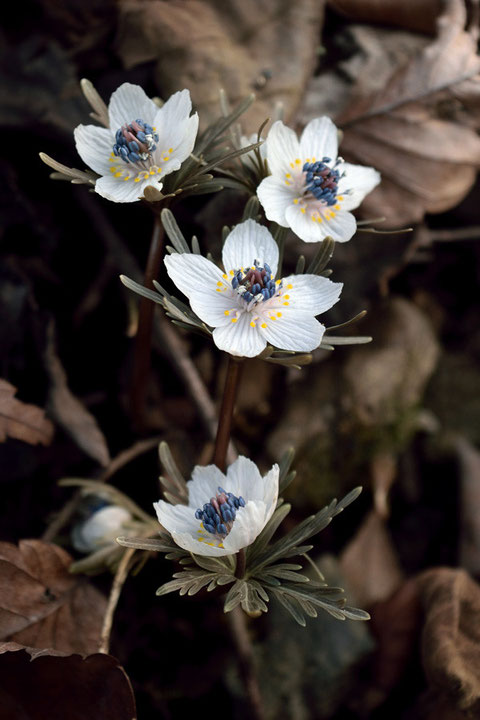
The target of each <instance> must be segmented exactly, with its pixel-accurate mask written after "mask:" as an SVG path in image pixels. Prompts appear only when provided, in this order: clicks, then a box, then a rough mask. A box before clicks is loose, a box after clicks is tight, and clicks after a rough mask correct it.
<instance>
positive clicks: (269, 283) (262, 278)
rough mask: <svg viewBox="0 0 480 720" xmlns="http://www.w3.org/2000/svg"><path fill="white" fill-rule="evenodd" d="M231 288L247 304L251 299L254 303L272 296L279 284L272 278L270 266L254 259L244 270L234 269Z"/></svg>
mask: <svg viewBox="0 0 480 720" xmlns="http://www.w3.org/2000/svg"><path fill="white" fill-rule="evenodd" d="M232 288H233V289H234V290H236V291H237V293H238V294H239V295H240V296H241V298H242V300H244V301H245V303H246V304H247V305H249V304H250V303H252V301H254V302H253V304H254V305H255V304H256V303H259V302H263V301H264V300H269V299H270V298H272V297H273V296H274V295H275V294H276V293H277V292H278V289H279V286H277V285H276V283H275V280H274V279H273V273H272V271H271V269H270V266H269V265H267V263H265V264H264V265H263V267H262V266H260V264H259V261H258V260H255V261H254V264H253V266H252V267H250V268H249V270H247V271H246V272H245V271H244V270H243V269H242V270H236V271H235V275H234V276H233V278H232Z"/></svg>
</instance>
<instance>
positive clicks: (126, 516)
mask: <svg viewBox="0 0 480 720" xmlns="http://www.w3.org/2000/svg"><path fill="white" fill-rule="evenodd" d="M131 520H132V516H131V514H130V513H129V512H128V510H126V509H125V508H123V507H120V506H119V505H108V506H107V507H103V508H101V509H100V510H97V511H96V512H94V513H93V515H91V516H90V517H89V518H88V519H87V520H85V521H84V522H82V523H79V524H78V525H75V527H74V528H73V532H72V542H73V546H74V548H75V549H76V550H79V551H80V552H84V553H90V552H94V551H95V550H99V548H101V547H104V546H105V545H110V544H111V543H113V542H114V540H115V538H116V537H118V535H122V534H123V535H125V534H128V532H127V531H126V529H125V527H124V526H125V524H126V523H128V522H130V521H131Z"/></svg>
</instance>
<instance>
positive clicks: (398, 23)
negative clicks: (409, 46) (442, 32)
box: [328, 0, 442, 33]
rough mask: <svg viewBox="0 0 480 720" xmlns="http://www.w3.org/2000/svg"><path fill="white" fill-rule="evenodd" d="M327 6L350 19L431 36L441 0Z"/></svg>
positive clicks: (337, 0) (355, 0)
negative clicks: (391, 26)
mask: <svg viewBox="0 0 480 720" xmlns="http://www.w3.org/2000/svg"><path fill="white" fill-rule="evenodd" d="M328 4H329V5H330V6H331V7H332V8H334V9H335V10H337V11H338V12H340V13H342V14H344V15H346V16H347V17H348V18H349V19H351V20H356V21H358V22H368V23H381V24H382V25H393V26H395V27H402V28H406V29H407V30H413V31H414V32H424V33H433V31H434V28H435V20H436V18H437V17H438V15H439V14H440V12H441V9H442V0H422V2H421V3H419V2H418V0H388V2H385V0H328Z"/></svg>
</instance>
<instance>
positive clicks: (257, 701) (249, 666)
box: [228, 606, 265, 720]
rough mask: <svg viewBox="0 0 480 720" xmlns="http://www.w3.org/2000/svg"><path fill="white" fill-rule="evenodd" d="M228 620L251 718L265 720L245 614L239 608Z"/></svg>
mask: <svg viewBox="0 0 480 720" xmlns="http://www.w3.org/2000/svg"><path fill="white" fill-rule="evenodd" d="M228 618H229V620H230V627H231V630H232V637H233V641H234V643H235V647H236V649H237V656H238V662H239V668H240V673H241V675H242V678H243V681H244V683H245V688H246V691H247V695H248V699H249V701H250V705H251V710H252V714H251V715H250V717H252V718H254V720H265V712H264V709H263V703H262V696H261V695H260V688H259V686H258V681H257V676H256V673H255V658H254V656H253V648H252V643H251V642H250V635H249V632H248V628H247V620H246V616H245V613H244V612H243V610H241V609H240V607H238V606H237V607H236V608H234V609H233V610H232V612H230V613H228Z"/></svg>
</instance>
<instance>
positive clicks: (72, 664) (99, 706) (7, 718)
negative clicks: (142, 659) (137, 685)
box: [0, 643, 136, 720]
mask: <svg viewBox="0 0 480 720" xmlns="http://www.w3.org/2000/svg"><path fill="white" fill-rule="evenodd" d="M88 717H91V718H95V720H135V718H136V709H135V699H134V696H133V691H132V687H131V685H130V681H129V679H128V677H127V675H126V673H125V671H124V669H123V668H122V667H121V666H120V665H119V664H118V662H117V660H115V658H113V657H112V656H111V655H105V654H99V653H97V654H94V655H88V656H87V657H82V656H81V655H76V654H75V655H66V654H65V653H60V652H58V651H55V650H51V649H44V650H39V649H37V648H31V647H22V646H21V645H18V644H16V643H5V644H3V645H0V720H13V718H18V719H19V720H20V718H21V720H65V719H66V718H68V720H85V718H88Z"/></svg>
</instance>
